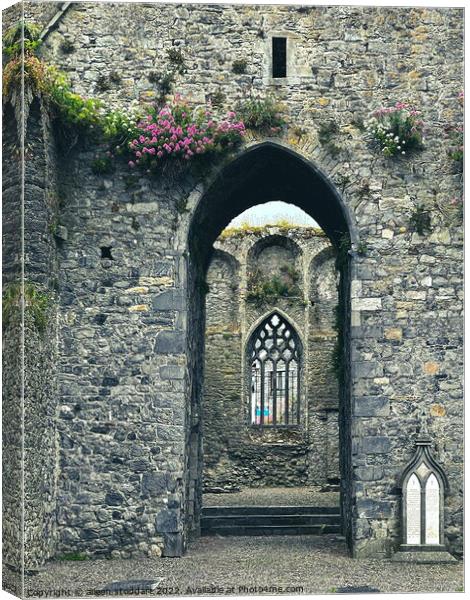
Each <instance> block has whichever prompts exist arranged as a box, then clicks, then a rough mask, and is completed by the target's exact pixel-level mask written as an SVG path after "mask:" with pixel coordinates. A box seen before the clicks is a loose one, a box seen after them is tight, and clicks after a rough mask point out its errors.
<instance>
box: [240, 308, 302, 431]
mask: <svg viewBox="0 0 470 600" xmlns="http://www.w3.org/2000/svg"><path fill="white" fill-rule="evenodd" d="M300 358H301V357H300V340H299V338H298V335H297V333H296V332H295V330H294V329H293V328H292V326H291V325H290V324H289V323H288V322H287V321H286V320H285V319H284V318H283V317H282V316H281V315H279V314H278V313H273V314H271V315H270V316H269V317H268V318H267V319H265V320H264V321H263V322H262V323H261V325H260V326H259V327H258V328H257V329H256V330H255V332H254V333H253V335H252V338H251V345H250V361H251V423H252V425H260V426H283V425H298V424H299V412H300V411H299V407H300V404H299V400H300Z"/></svg>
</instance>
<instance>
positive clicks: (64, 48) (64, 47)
mask: <svg viewBox="0 0 470 600" xmlns="http://www.w3.org/2000/svg"><path fill="white" fill-rule="evenodd" d="M60 50H61V52H63V53H64V54H72V52H74V50H75V45H74V43H73V42H72V41H71V40H69V39H67V38H66V39H65V40H63V41H62V43H61V44H60Z"/></svg>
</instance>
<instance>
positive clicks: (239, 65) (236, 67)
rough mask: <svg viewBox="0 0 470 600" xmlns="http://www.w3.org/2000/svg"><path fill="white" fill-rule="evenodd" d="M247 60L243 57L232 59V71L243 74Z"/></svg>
mask: <svg viewBox="0 0 470 600" xmlns="http://www.w3.org/2000/svg"><path fill="white" fill-rule="evenodd" d="M246 67H247V62H246V60H245V59H244V58H241V59H238V60H234V61H233V63H232V73H235V74H236V75H243V74H244V73H246Z"/></svg>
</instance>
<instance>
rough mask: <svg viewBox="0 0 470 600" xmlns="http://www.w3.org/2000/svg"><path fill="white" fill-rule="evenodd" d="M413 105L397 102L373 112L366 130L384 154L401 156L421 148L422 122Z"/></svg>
mask: <svg viewBox="0 0 470 600" xmlns="http://www.w3.org/2000/svg"><path fill="white" fill-rule="evenodd" d="M419 115H420V113H419V111H417V110H416V109H415V108H414V107H412V106H409V105H408V104H405V103H404V102H397V103H396V104H395V106H392V107H389V108H381V109H380V110H377V111H375V112H374V114H373V118H372V120H371V121H370V122H369V124H368V126H367V130H368V132H369V135H370V136H371V139H372V141H373V143H374V144H375V145H376V146H377V147H378V148H379V149H380V151H381V152H382V154H383V155H384V156H388V157H392V156H401V155H406V154H409V153H411V152H415V151H417V150H422V149H423V147H424V146H423V129H424V122H423V121H422V120H421V119H420V118H418V117H419Z"/></svg>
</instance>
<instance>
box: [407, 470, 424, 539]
mask: <svg viewBox="0 0 470 600" xmlns="http://www.w3.org/2000/svg"><path fill="white" fill-rule="evenodd" d="M406 543H407V544H421V484H420V482H419V479H418V478H417V477H416V475H415V474H414V473H413V475H412V476H411V477H410V478H409V480H408V484H407V486H406Z"/></svg>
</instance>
